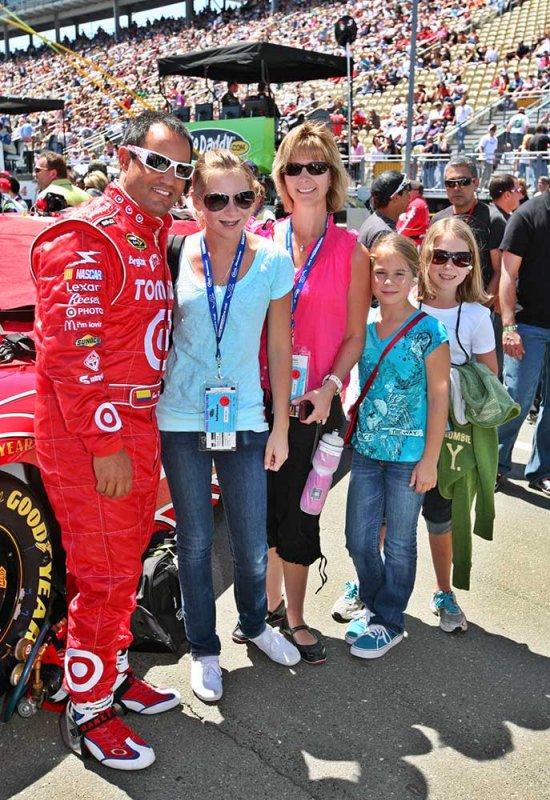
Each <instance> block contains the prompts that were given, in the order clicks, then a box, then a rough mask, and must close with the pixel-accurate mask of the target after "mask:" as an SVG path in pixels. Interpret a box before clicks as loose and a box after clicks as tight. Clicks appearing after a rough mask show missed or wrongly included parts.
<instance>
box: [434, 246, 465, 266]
mask: <svg viewBox="0 0 550 800" xmlns="http://www.w3.org/2000/svg"><path fill="white" fill-rule="evenodd" d="M449 259H450V260H451V261H452V262H453V264H454V265H455V267H461V268H462V269H466V268H468V269H471V267H472V254H471V253H470V252H468V251H467V250H464V251H460V252H457V253H449V251H448V250H439V249H438V248H436V249H435V250H434V251H433V255H432V264H438V265H439V266H441V265H442V264H446V263H447V261H449Z"/></svg>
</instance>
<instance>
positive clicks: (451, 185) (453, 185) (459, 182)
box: [445, 178, 474, 189]
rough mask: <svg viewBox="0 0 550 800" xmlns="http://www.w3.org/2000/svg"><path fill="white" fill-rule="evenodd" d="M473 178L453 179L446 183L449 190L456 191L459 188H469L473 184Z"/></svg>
mask: <svg viewBox="0 0 550 800" xmlns="http://www.w3.org/2000/svg"><path fill="white" fill-rule="evenodd" d="M473 180H474V179H473V178H451V179H450V180H448V181H445V186H446V187H447V189H454V188H456V187H457V186H469V185H470V184H471V183H472V182H473Z"/></svg>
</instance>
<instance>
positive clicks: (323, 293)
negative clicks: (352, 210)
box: [260, 217, 357, 391]
mask: <svg viewBox="0 0 550 800" xmlns="http://www.w3.org/2000/svg"><path fill="white" fill-rule="evenodd" d="M279 225H284V226H285V228H284V232H285V234H286V226H287V225H288V219H284V220H280V221H279V222H276V223H275V225H274V226H273V228H272V235H273V234H274V231H275V228H276V227H278V226H279ZM356 241H357V233H356V232H354V233H352V232H350V231H347V230H345V229H343V228H339V227H338V226H337V225H335V224H334V220H333V219H332V217H331V218H330V221H329V225H328V229H327V235H326V238H325V241H324V242H323V246H322V247H321V250H320V251H319V253H318V254H317V258H316V259H315V263H314V264H313V267H312V269H311V272H310V273H309V276H308V278H307V281H306V282H305V284H304V287H303V289H302V292H301V294H300V298H299V300H298V306H297V308H296V313H295V315H294V349H295V351H296V350H297V349H299V348H301V347H303V348H306V349H307V350H308V351H309V355H310V357H309V375H308V381H307V391H310V390H311V389H317V388H318V387H319V386H321V384H322V382H323V378H324V377H325V375H327V374H328V373H329V372H330V371H331V369H332V365H333V363H334V359H335V358H336V354H337V352H338V350H339V349H340V345H341V344H342V340H343V338H344V335H345V333H346V323H347V306H348V289H349V285H350V281H351V256H352V253H353V250H354V248H355V244H356ZM312 247H313V245H312ZM310 249H312V248H310ZM308 254H309V251H308ZM299 274H300V273H299V272H297V273H296V276H298V275H299ZM264 332H265V329H264ZM262 338H263V341H262V347H261V352H260V365H261V374H262V386H264V388H267V387H269V376H268V369H267V349H266V341H265V337H262ZM347 383H348V379H346V381H345V382H344V385H347Z"/></svg>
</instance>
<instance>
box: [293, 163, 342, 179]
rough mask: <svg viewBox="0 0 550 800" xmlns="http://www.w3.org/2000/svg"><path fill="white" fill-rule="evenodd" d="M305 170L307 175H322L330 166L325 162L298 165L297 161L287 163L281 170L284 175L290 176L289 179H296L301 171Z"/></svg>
mask: <svg viewBox="0 0 550 800" xmlns="http://www.w3.org/2000/svg"><path fill="white" fill-rule="evenodd" d="M304 168H305V169H306V170H307V172H308V175H324V174H325V172H326V171H327V170H328V169H330V164H327V162H326V161H308V163H307V164H300V162H299V161H289V162H288V164H287V165H286V167H285V168H284V169H283V173H284V174H285V175H290V177H291V178H296V177H297V176H298V175H301V174H302V170H303V169H304Z"/></svg>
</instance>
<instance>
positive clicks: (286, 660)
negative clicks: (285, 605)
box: [248, 625, 302, 667]
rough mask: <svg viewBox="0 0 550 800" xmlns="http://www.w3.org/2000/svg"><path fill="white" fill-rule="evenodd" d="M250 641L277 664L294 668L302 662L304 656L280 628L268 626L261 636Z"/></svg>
mask: <svg viewBox="0 0 550 800" xmlns="http://www.w3.org/2000/svg"><path fill="white" fill-rule="evenodd" d="M248 641H249V642H253V643H254V644H255V645H256V647H258V648H259V649H260V650H261V651H262V653H265V654H266V656H267V657H268V658H270V659H271V660H272V661H275V662H276V663H277V664H283V666H285V667H293V666H294V665H295V664H298V662H299V661H301V658H302V656H301V655H300V651H299V650H298V648H297V647H295V646H294V645H293V644H292V642H289V641H288V639H286V638H285V637H284V636H283V634H282V633H281V632H280V630H279V629H278V628H272V627H271V626H270V625H266V626H265V628H264V629H263V631H262V632H261V633H260V635H259V636H255V637H254V638H253V639H249V640H248Z"/></svg>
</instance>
